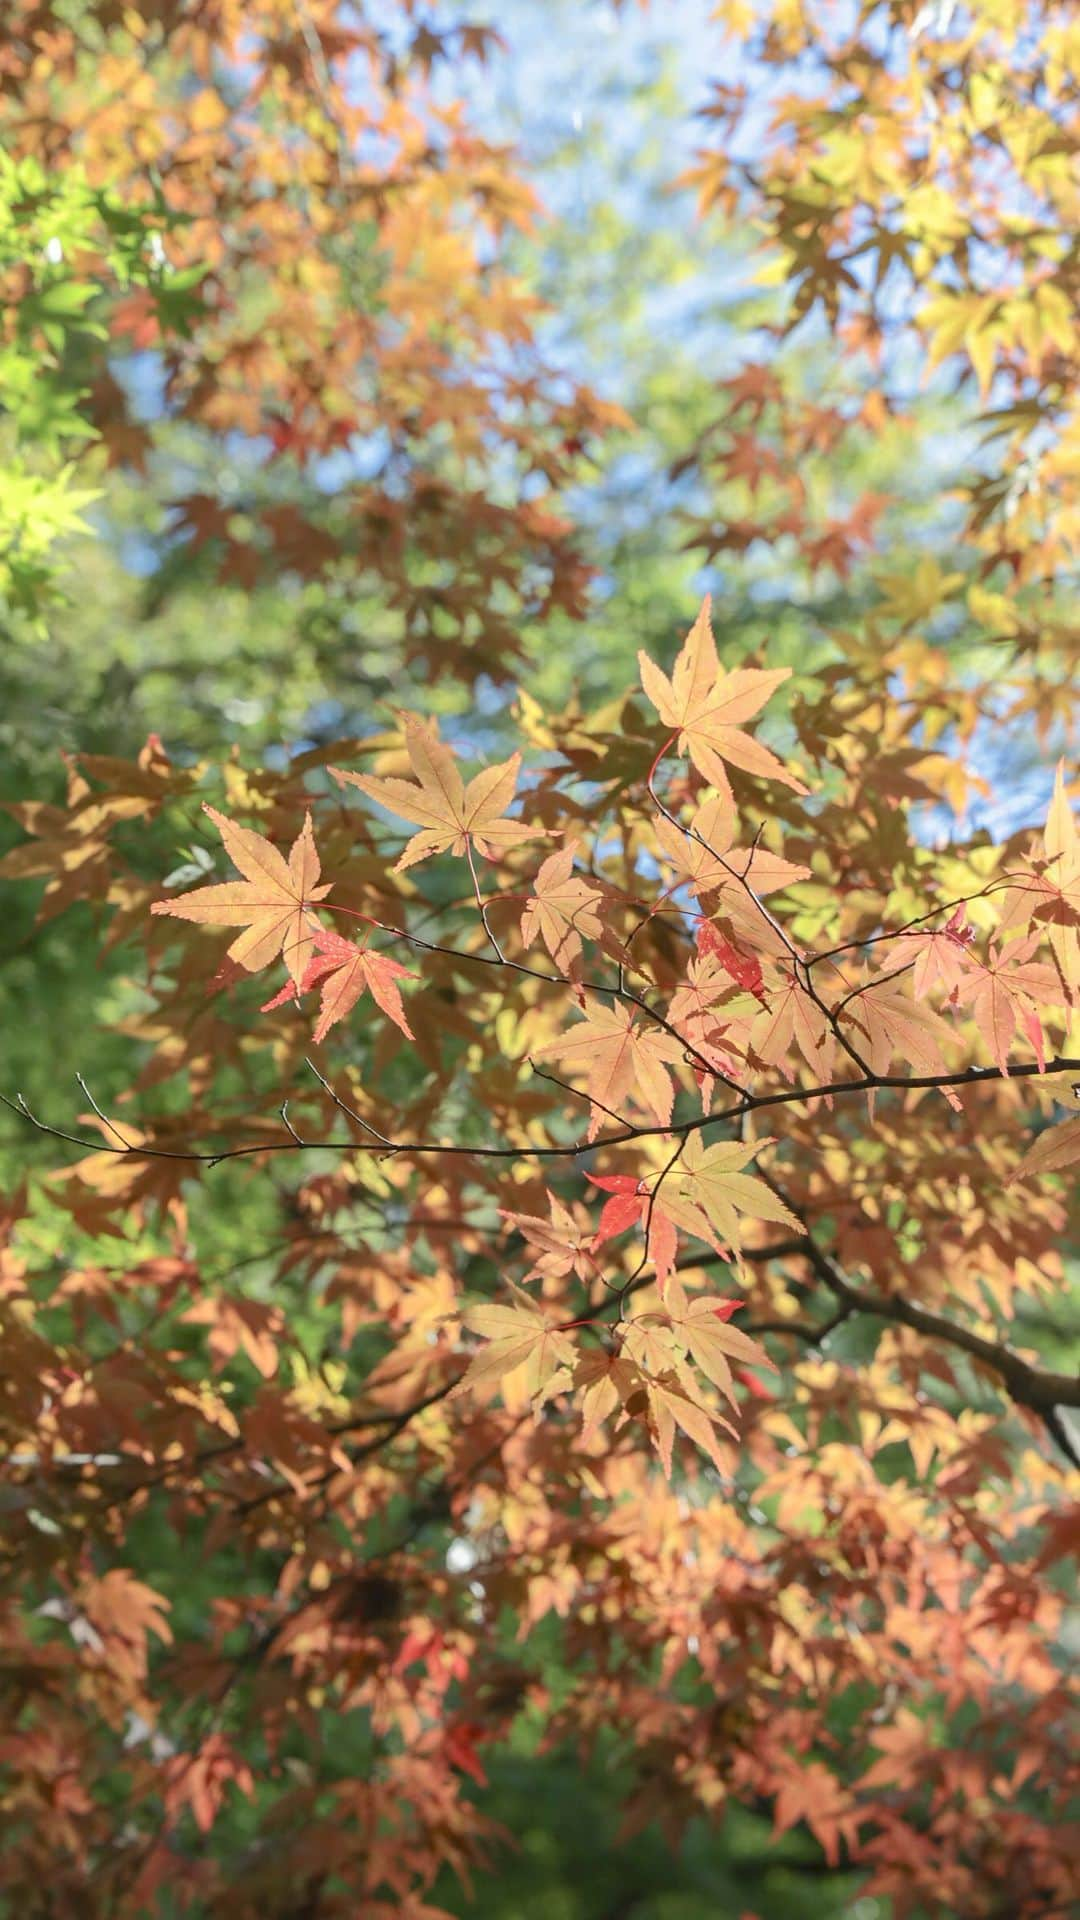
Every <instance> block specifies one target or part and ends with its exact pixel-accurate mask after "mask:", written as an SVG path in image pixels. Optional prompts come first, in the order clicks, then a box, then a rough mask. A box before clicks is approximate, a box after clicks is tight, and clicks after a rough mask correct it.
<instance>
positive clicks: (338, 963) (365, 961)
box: [260, 927, 416, 1042]
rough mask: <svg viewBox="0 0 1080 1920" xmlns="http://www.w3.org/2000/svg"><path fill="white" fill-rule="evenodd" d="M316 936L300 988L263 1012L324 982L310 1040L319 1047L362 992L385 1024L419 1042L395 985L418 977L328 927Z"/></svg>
mask: <svg viewBox="0 0 1080 1920" xmlns="http://www.w3.org/2000/svg"><path fill="white" fill-rule="evenodd" d="M312 937H313V939H314V943H315V946H316V947H317V948H318V952H317V953H315V954H313V955H312V957H311V959H310V960H309V961H308V963H307V966H306V967H305V968H304V976H303V979H302V980H301V981H300V982H299V983H298V985H295V986H294V985H292V984H291V983H290V984H289V985H288V986H286V987H282V989H281V992H280V993H276V994H275V995H274V997H273V999H272V1000H267V1002H266V1004H265V1006H263V1007H261V1008H260V1012H262V1013H270V1012H272V1011H273V1009H274V1008H275V1007H281V1006H284V1004H285V1002H286V1000H294V999H296V997H297V995H298V994H301V993H307V992H309V991H310V989H311V988H312V987H314V986H317V985H318V984H319V983H320V982H321V983H322V998H321V1000H320V1002H319V1018H318V1020H317V1021H316V1023H315V1031H314V1034H313V1036H312V1038H313V1039H314V1040H315V1041H316V1042H318V1041H320V1040H325V1038H326V1035H327V1034H328V1033H329V1031H330V1029H331V1027H333V1026H336V1024H337V1022H338V1021H339V1020H344V1018H345V1015H346V1014H347V1013H351V1012H352V1009H353V1008H354V1007H355V1005H356V1003H357V1001H358V1000H359V998H360V995H361V994H362V993H370V995H371V997H372V999H373V1000H374V1001H375V1004H376V1006H379V1007H381V1008H382V1010H383V1012H384V1013H385V1015H386V1017H387V1019H388V1020H392V1021H393V1023H394V1025H395V1027H399V1028H400V1029H401V1032H402V1033H404V1034H407V1035H408V1037H409V1039H410V1040H415V1038H416V1035H415V1034H414V1033H413V1030H412V1028H411V1027H410V1025H409V1021H408V1016H407V1015H406V1012H405V1008H404V1007H403V1006H402V1004H401V993H400V991H399V988H398V984H397V983H398V981H399V980H413V979H415V977H416V976H415V974H413V973H410V971H409V969H408V967H403V966H402V965H401V964H400V962H399V961H397V960H392V959H391V958H390V955H389V954H388V953H371V952H369V951H368V949H367V948H365V947H358V946H357V945H356V942H355V941H354V940H344V939H343V938H342V936H341V934H339V933H332V932H330V931H329V929H327V928H326V927H319V928H318V929H317V930H316V932H315V933H314V934H313V936H312Z"/></svg>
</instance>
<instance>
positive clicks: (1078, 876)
mask: <svg viewBox="0 0 1080 1920" xmlns="http://www.w3.org/2000/svg"><path fill="white" fill-rule="evenodd" d="M1000 924H1001V930H1002V932H1005V931H1006V930H1007V929H1009V928H1011V927H1015V926H1018V925H1024V924H1027V925H1029V926H1031V927H1033V928H1034V927H1037V928H1038V929H1039V930H1040V932H1042V933H1044V934H1045V936H1046V938H1047V940H1048V941H1049V943H1050V947H1051V951H1052V952H1053V955H1054V959H1055V961H1056V963H1057V967H1058V971H1059V972H1060V974H1061V978H1062V981H1063V982H1064V985H1065V989H1066V993H1067V994H1068V997H1069V1000H1070V1002H1071V1001H1072V999H1073V997H1074V996H1075V994H1076V992H1077V990H1078V989H1080V834H1078V832H1077V827H1076V819H1075V816H1074V814H1073V811H1072V808H1071V807H1070V806H1069V802H1068V797H1067V795H1066V792H1065V769H1064V765H1063V764H1062V763H1061V762H1060V761H1059V763H1058V769H1057V775H1056V778H1055V780H1054V792H1053V797H1052V799H1051V801H1050V808H1049V812H1048V813H1047V816H1046V828H1045V830H1044V833H1043V858H1042V859H1041V860H1040V861H1039V862H1038V863H1037V865H1036V867H1035V870H1034V871H1033V872H1032V873H1030V874H1025V875H1024V877H1023V879H1021V880H1020V881H1019V882H1018V884H1016V885H1015V886H1012V887H1010V888H1008V889H1007V891H1006V894H1005V900H1004V908H1003V912H1002V916H1001V923H1000Z"/></svg>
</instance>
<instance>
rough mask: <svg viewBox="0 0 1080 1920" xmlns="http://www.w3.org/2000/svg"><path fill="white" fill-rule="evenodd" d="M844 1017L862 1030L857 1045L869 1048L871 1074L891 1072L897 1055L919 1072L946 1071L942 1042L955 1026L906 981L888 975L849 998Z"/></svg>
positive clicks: (845, 1020)
mask: <svg viewBox="0 0 1080 1920" xmlns="http://www.w3.org/2000/svg"><path fill="white" fill-rule="evenodd" d="M840 1019H841V1020H842V1021H844V1022H845V1023H847V1024H850V1025H851V1026H854V1027H857V1028H858V1029H859V1036H861V1039H860V1038H859V1036H856V1044H858V1045H859V1046H860V1051H861V1050H863V1049H864V1048H865V1053H866V1060H867V1063H868V1065H869V1067H870V1071H871V1073H876V1074H884V1073H888V1071H889V1065H890V1062H891V1061H892V1059H893V1057H894V1056H898V1057H899V1058H900V1059H901V1060H902V1061H903V1062H904V1064H905V1065H906V1066H913V1067H914V1068H915V1069H916V1071H917V1072H919V1073H944V1071H945V1060H944V1056H943V1054H942V1051H941V1048H942V1043H943V1042H944V1041H946V1040H950V1039H951V1038H952V1032H951V1029H950V1028H949V1027H948V1026H947V1025H946V1023H945V1021H944V1020H942V1019H941V1017H940V1015H938V1014H936V1013H933V1012H932V1011H931V1010H930V1008H929V1007H923V1006H918V1005H917V1004H916V1002H915V1001H914V1000H912V999H911V997H910V996H909V995H908V994H907V993H905V992H904V989H903V984H902V983H901V984H894V983H893V982H892V981H890V980H889V979H888V977H887V976H886V978H885V979H884V980H882V981H881V982H880V983H876V982H875V984H873V985H872V986H869V987H867V989H866V990H865V992H862V993H860V994H859V995H858V997H857V998H855V999H852V1000H851V1001H849V1003H848V1005H847V1006H845V1007H843V1008H842V1009H841V1012H840Z"/></svg>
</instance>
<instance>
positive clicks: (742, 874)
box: [656, 793, 810, 922]
mask: <svg viewBox="0 0 1080 1920" xmlns="http://www.w3.org/2000/svg"><path fill="white" fill-rule="evenodd" d="M736 828H737V815H736V812H735V807H734V804H733V802H732V800H731V799H730V797H729V796H728V795H726V794H723V793H719V794H710V795H709V797H708V798H707V799H706V800H703V801H702V803H701V805H700V807H698V809H697V811H696V812H695V813H694V814H693V816H692V818H691V821H690V830H689V832H684V831H683V830H682V828H681V827H678V826H676V825H675V823H674V822H673V821H671V820H665V819H664V817H663V815H662V814H661V816H660V818H659V819H658V820H657V821H656V837H657V839H658V840H659V842H660V845H661V846H662V848H663V850H664V852H665V854H666V855H667V857H668V859H669V860H670V861H671V863H672V865H673V866H674V867H675V868H676V869H677V870H678V871H679V872H680V873H683V874H685V876H686V878H687V880H688V881H689V883H690V891H691V893H692V894H694V895H695V897H698V896H700V895H701V894H703V893H723V892H725V890H726V892H727V893H728V894H730V895H733V896H735V902H736V907H737V906H738V905H739V904H741V902H743V901H745V902H747V904H748V905H749V906H751V907H752V905H753V902H752V901H751V900H750V899H749V894H748V891H747V890H748V889H749V893H752V894H754V895H758V894H762V895H763V894H766V893H776V892H777V891H778V889H779V888H781V887H790V886H793V885H794V883H795V882H796V881H797V880H806V879H809V877H810V868H809V867H804V866H800V865H798V863H797V862H796V861H794V860H785V859H783V858H782V857H781V855H780V854H778V853H770V852H769V850H768V848H767V847H759V846H756V845H755V846H752V847H737V846H736V845H735V834H736ZM727 907H728V902H727V901H726V900H725V911H727ZM757 919H758V921H759V922H760V921H761V919H762V916H761V915H760V914H758V915H757Z"/></svg>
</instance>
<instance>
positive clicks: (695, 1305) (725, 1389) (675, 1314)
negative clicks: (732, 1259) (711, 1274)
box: [664, 1189, 776, 1406]
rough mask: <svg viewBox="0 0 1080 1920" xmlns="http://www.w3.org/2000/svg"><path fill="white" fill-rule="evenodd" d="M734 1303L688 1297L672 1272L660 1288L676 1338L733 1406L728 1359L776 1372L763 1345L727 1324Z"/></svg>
mask: <svg viewBox="0 0 1080 1920" xmlns="http://www.w3.org/2000/svg"><path fill="white" fill-rule="evenodd" d="M766 1191H768V1189H766ZM738 1304H739V1303H738V1302H737V1301H736V1302H732V1301H730V1300H725V1299H721V1298H719V1297H717V1296H716V1295H710V1294H705V1295H702V1296H700V1297H699V1298H697V1299H695V1300H688V1298H687V1294H686V1290H685V1288H684V1287H683V1286H682V1285H681V1283H680V1282H679V1281H678V1280H677V1279H676V1278H675V1277H674V1276H672V1278H671V1279H670V1280H669V1281H668V1283H667V1287H666V1289H665V1292H664V1305H665V1308H666V1309H667V1315H668V1319H669V1321H670V1323H671V1327H672V1331H673V1332H674V1334H675V1337H676V1340H677V1341H678V1342H679V1343H680V1344H681V1345H682V1346H683V1347H684V1348H685V1350H686V1352H687V1353H689V1354H690V1356H691V1358H692V1359H693V1360H694V1361H695V1362H696V1364H697V1365H698V1366H699V1367H700V1369H701V1371H702V1373H703V1374H704V1375H705V1378H706V1379H707V1380H711V1381H712V1383H713V1386H714V1387H719V1389H720V1391H721V1393H722V1394H724V1395H725V1397H726V1398H727V1399H728V1400H730V1401H731V1403H732V1405H733V1406H734V1405H736V1404H737V1403H736V1400H735V1392H734V1382H733V1379H732V1373H731V1367H730V1365H729V1361H731V1360H740V1361H742V1362H743V1364H744V1365H746V1366H751V1367H767V1368H768V1369H769V1371H770V1372H771V1373H775V1372H776V1368H775V1367H774V1366H773V1363H772V1361H771V1360H770V1359H769V1356H768V1354H767V1353H766V1352H765V1349H764V1347H761V1346H759V1345H758V1343H757V1341H756V1340H751V1338H750V1336H749V1334H746V1333H743V1331H742V1329H741V1328H740V1327H733V1326H729V1325H728V1315H729V1314H730V1313H732V1312H733V1311H734V1309H735V1307H736V1306H737V1305H738Z"/></svg>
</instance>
